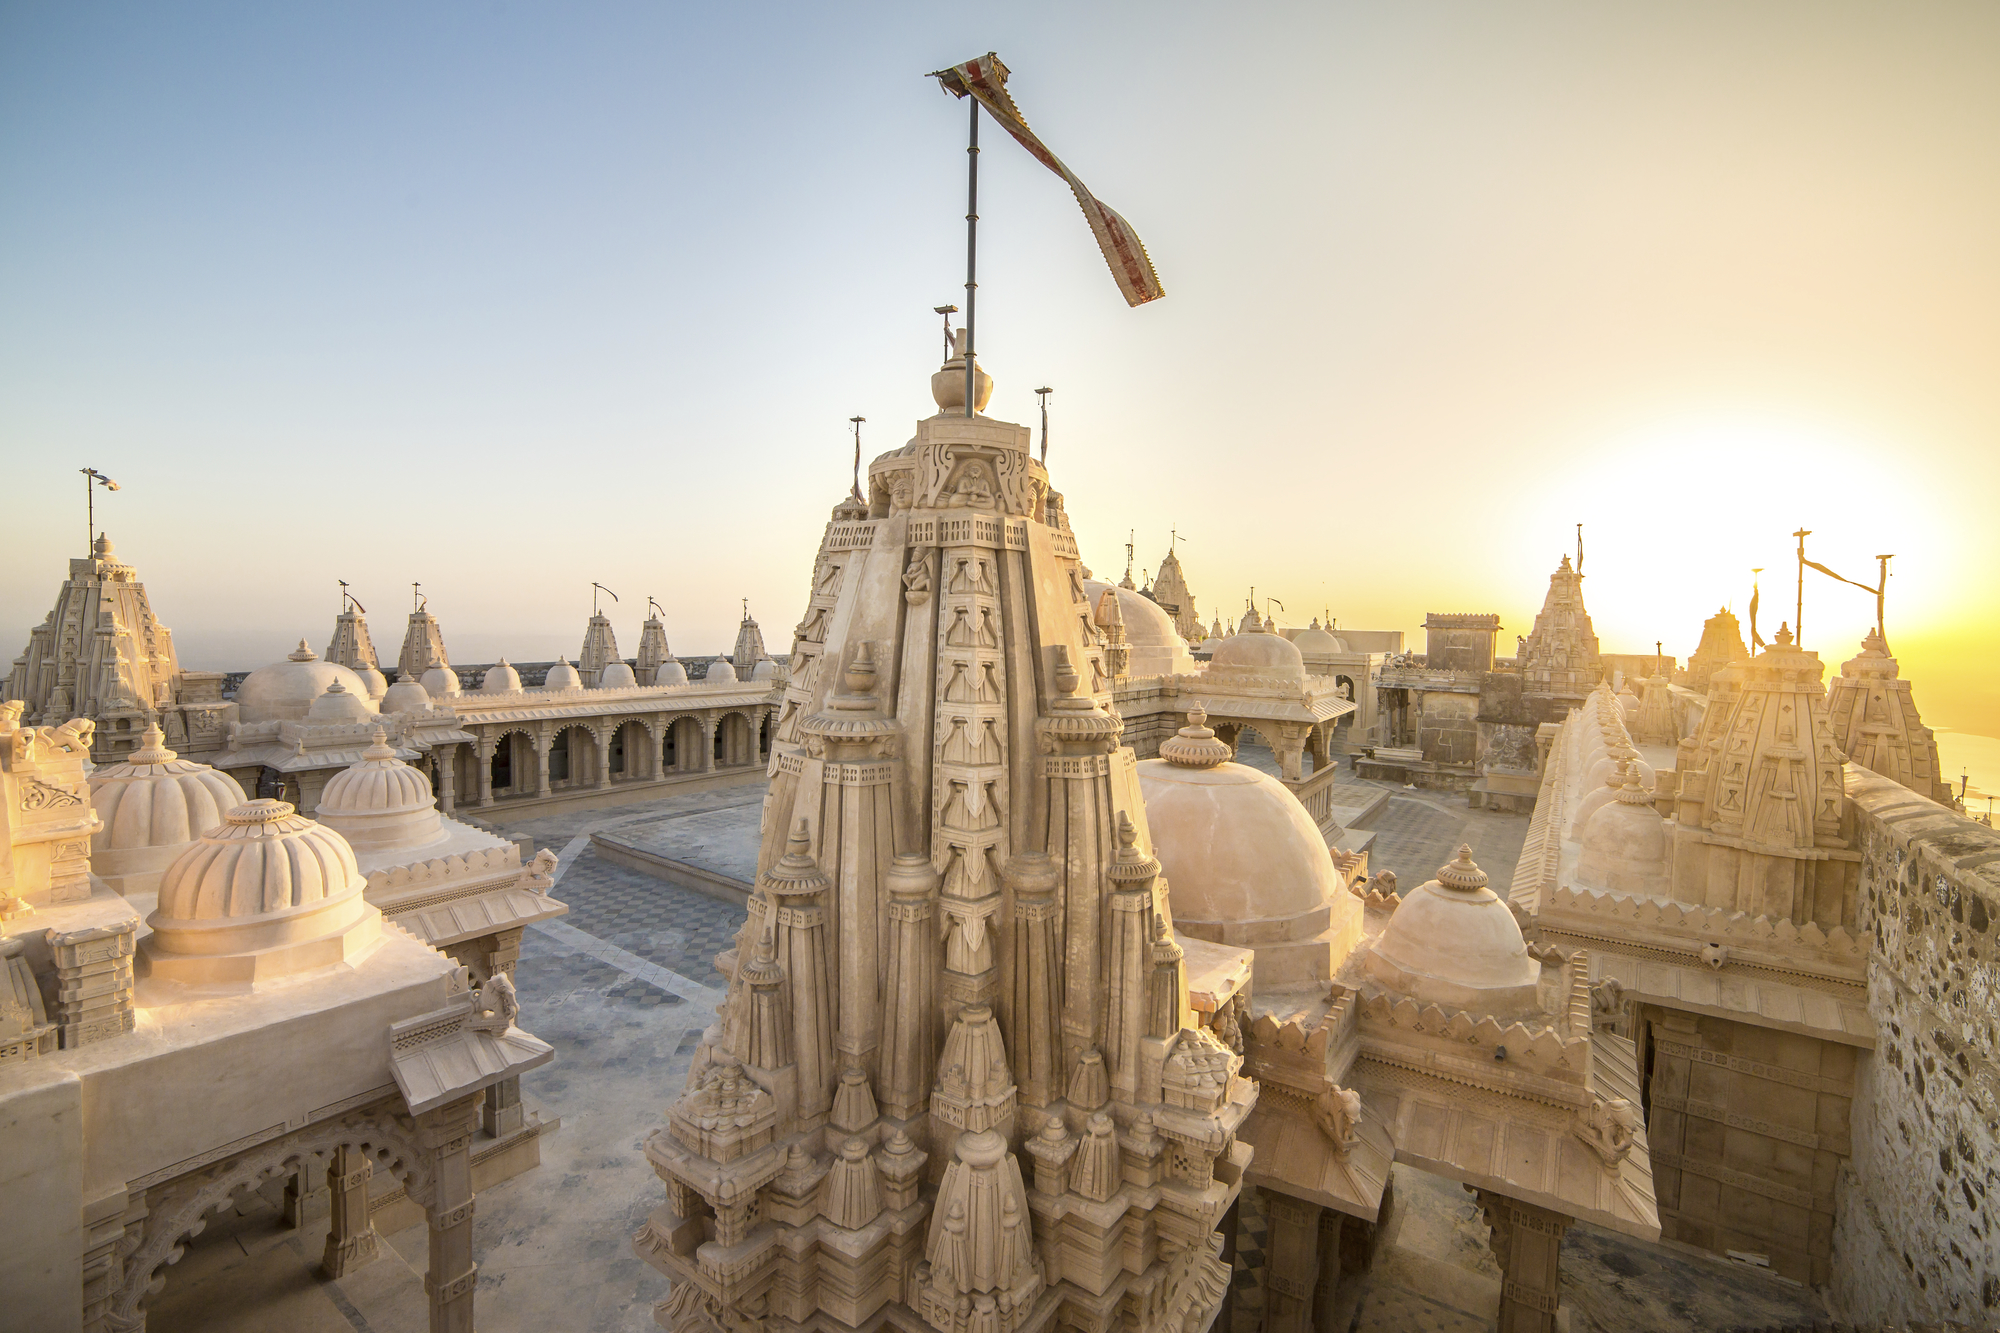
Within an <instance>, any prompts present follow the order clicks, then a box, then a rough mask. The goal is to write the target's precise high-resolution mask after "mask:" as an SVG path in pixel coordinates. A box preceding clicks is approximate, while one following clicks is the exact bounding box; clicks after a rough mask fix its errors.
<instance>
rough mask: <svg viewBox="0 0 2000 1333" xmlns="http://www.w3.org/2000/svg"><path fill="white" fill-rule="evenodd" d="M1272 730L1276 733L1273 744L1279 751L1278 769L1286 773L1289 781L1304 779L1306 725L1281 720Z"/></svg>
mask: <svg viewBox="0 0 2000 1333" xmlns="http://www.w3.org/2000/svg"><path fill="white" fill-rule="evenodd" d="M1270 730H1271V731H1272V732H1274V733H1276V734H1275V735H1273V736H1271V738H1270V739H1271V744H1272V746H1273V747H1274V748H1276V750H1277V752H1278V771H1279V772H1280V773H1282V774H1284V776H1285V778H1286V780H1287V781H1290V782H1299V781H1301V780H1303V779H1304V777H1305V772H1304V767H1305V766H1304V763H1303V762H1302V761H1303V760H1304V758H1305V752H1306V729H1305V727H1304V726H1303V725H1302V724H1300V723H1297V722H1280V723H1278V724H1277V725H1276V726H1274V727H1272V728H1270Z"/></svg>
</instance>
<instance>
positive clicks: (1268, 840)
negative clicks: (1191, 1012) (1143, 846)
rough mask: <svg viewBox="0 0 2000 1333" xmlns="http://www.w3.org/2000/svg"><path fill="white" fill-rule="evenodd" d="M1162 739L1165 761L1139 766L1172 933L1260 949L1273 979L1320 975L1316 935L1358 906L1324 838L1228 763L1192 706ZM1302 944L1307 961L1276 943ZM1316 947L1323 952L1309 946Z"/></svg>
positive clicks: (1253, 775) (1286, 797)
mask: <svg viewBox="0 0 2000 1333" xmlns="http://www.w3.org/2000/svg"><path fill="white" fill-rule="evenodd" d="M1189 721H1190V725H1189V726H1187V727H1183V728H1182V729H1181V732H1180V734H1179V735H1178V736H1175V737H1172V738H1170V739H1168V740H1167V741H1166V742H1165V743H1164V744H1162V746H1161V747H1160V748H1161V753H1162V754H1163V755H1165V756H1167V757H1166V758H1162V759H1148V760H1146V761H1144V762H1143V763H1141V764H1140V765H1139V790H1140V794H1141V795H1142V796H1143V797H1144V799H1145V802H1146V824H1147V827H1148V828H1149V829H1150V830H1151V832H1152V838H1153V855H1154V856H1156V857H1158V858H1159V862H1160V867H1161V870H1162V872H1163V873H1164V875H1165V876H1166V881H1167V889H1168V901H1169V902H1171V903H1172V905H1173V912H1174V922H1175V925H1176V928H1178V929H1183V930H1185V931H1186V932H1187V933H1189V934H1191V935H1193V936H1194V937H1196V938H1197V939H1209V940H1214V941H1215V942H1217V943H1222V944H1233V945H1237V946H1239V947H1242V946H1250V947H1254V948H1257V950H1258V976H1259V978H1260V979H1262V980H1263V981H1264V982H1265V983H1266V984H1270V983H1272V982H1274V981H1276V982H1279V983H1280V984H1285V983H1295V982H1303V981H1316V980H1325V979H1326V978H1327V977H1328V976H1330V975H1331V971H1330V968H1331V956H1330V947H1329V941H1328V940H1325V939H1319V940H1315V939H1314V937H1315V936H1318V935H1320V934H1321V932H1323V931H1325V930H1326V929H1327V927H1328V925H1329V924H1330V923H1332V918H1333V917H1334V916H1335V914H1336V909H1341V910H1340V912H1339V914H1340V915H1341V917H1342V921H1343V923H1344V922H1345V918H1346V917H1347V915H1349V912H1348V911H1347V910H1345V909H1350V908H1354V909H1357V910H1353V911H1352V912H1351V915H1352V916H1353V917H1354V918H1355V921H1354V924H1355V925H1356V926H1357V928H1358V924H1359V917H1360V912H1359V910H1358V904H1356V903H1355V901H1354V899H1353V897H1352V895H1350V894H1348V893H1346V892H1345V889H1344V885H1343V884H1342V883H1341V879H1340V875H1339V872H1338V871H1336V870H1335V869H1334V865H1333V857H1332V855H1331V854H1330V853H1329V852H1328V851H1327V848H1326V839H1325V838H1324V837H1323V836H1322V835H1321V833H1320V831H1319V827H1318V825H1316V824H1315V823H1314V822H1313V818H1312V816H1311V815H1310V814H1308V813H1307V812H1306V808H1305V807H1304V806H1303V805H1301V804H1299V799H1298V797H1296V796H1294V795H1292V793H1291V792H1290V791H1288V790H1287V789H1286V788H1285V785H1284V784H1283V783H1281V782H1279V781H1278V780H1277V779H1276V778H1273V777H1271V776H1269V775H1268V774H1265V773H1260V772H1259V771H1257V770H1256V769H1254V768H1249V767H1246V766H1245V765H1242V764H1236V763H1230V762H1228V754H1229V747H1228V746H1227V745H1225V744H1223V743H1222V742H1221V741H1219V740H1216V739H1215V733H1214V732H1213V731H1211V730H1210V729H1209V728H1208V727H1207V726H1205V725H1203V723H1204V722H1205V719H1204V718H1203V717H1202V716H1201V711H1200V710H1199V709H1196V710H1195V711H1194V712H1193V713H1191V714H1190V716H1189ZM1287 944H1298V945H1302V946H1305V948H1304V952H1303V953H1302V954H1301V955H1300V956H1296V957H1294V956H1291V955H1287V954H1284V953H1283V951H1281V950H1276V949H1275V948H1274V946H1279V945H1287ZM1314 946H1316V952H1315V950H1314Z"/></svg>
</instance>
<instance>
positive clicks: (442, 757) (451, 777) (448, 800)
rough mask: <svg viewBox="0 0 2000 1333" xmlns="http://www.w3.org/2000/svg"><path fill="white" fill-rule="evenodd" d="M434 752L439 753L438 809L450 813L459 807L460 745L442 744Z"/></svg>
mask: <svg viewBox="0 0 2000 1333" xmlns="http://www.w3.org/2000/svg"><path fill="white" fill-rule="evenodd" d="M432 753H434V754H436V755H437V766H438V809H440V810H442V811H444V813H446V814H447V815H449V814H451V813H453V812H454V811H456V810H457V808H458V794H457V788H458V747H457V746H456V745H440V746H438V747H437V749H436V750H434V751H432Z"/></svg>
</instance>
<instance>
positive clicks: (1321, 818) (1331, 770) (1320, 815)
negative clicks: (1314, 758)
mask: <svg viewBox="0 0 2000 1333" xmlns="http://www.w3.org/2000/svg"><path fill="white" fill-rule="evenodd" d="M1279 780H1280V781H1281V782H1283V783H1284V784H1285V790H1287V791H1289V792H1290V793H1291V794H1292V795H1294V796H1296V797H1298V798H1299V804H1300V805H1303V806H1304V807H1305V808H1306V813H1307V814H1309V815H1311V816H1312V821H1313V823H1315V824H1317V825H1318V826H1319V831H1320V832H1321V833H1322V834H1325V835H1327V836H1331V835H1333V834H1334V833H1337V832H1339V831H1340V825H1339V823H1338V822H1336V821H1335V819H1334V817H1333V788H1334V784H1335V783H1337V782H1338V781H1339V780H1340V769H1339V767H1338V766H1337V765H1334V764H1328V765H1327V766H1326V767H1324V768H1322V769H1320V770H1319V771H1318V772H1316V773H1314V774H1312V775H1311V776H1310V777H1305V778H1299V779H1297V780H1294V779H1291V778H1281V779H1279Z"/></svg>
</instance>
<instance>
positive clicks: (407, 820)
mask: <svg viewBox="0 0 2000 1333" xmlns="http://www.w3.org/2000/svg"><path fill="white" fill-rule="evenodd" d="M313 813H314V814H315V815H317V816H318V818H319V821H320V823H322V824H325V825H326V826H327V827H328V828H331V829H334V830H336V831H337V832H338V833H339V834H340V835H341V836H342V837H344V838H346V839H347V841H348V843H349V844H350V845H352V846H353V847H354V849H355V850H356V851H360V852H376V851H389V850H403V849H414V848H418V847H424V846H427V845H429V844H430V843H434V842H438V841H440V840H442V839H443V838H444V836H445V833H444V821H443V820H442V818H441V817H440V816H439V815H438V811H437V806H436V803H435V798H434V796H433V794H432V792H431V780H430V779H429V778H428V777H426V776H425V775H424V772H423V770H422V769H419V768H412V767H411V766H410V765H409V764H406V763H404V762H403V761H402V760H401V759H399V758H397V757H396V752H395V750H393V749H391V748H390V746H389V741H388V737H387V735H386V734H385V733H384V732H383V730H382V728H380V727H377V728H375V736H374V739H373V742H372V743H371V744H370V745H369V747H368V748H367V749H366V750H364V751H362V753H361V759H360V761H359V762H357V763H355V764H353V765H351V766H349V767H347V768H344V769H342V770H341V771H340V772H338V773H336V774H334V775H333V777H332V779H331V780H329V781H328V782H327V784H326V790H325V791H324V792H322V793H321V794H320V798H319V808H318V809H317V810H315V811H314V812H313Z"/></svg>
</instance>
